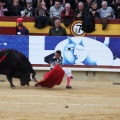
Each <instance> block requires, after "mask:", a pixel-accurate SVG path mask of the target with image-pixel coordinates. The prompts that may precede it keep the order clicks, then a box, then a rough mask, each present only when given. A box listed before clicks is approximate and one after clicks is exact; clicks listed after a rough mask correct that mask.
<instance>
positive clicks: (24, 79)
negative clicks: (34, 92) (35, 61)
mask: <svg viewBox="0 0 120 120" xmlns="http://www.w3.org/2000/svg"><path fill="white" fill-rule="evenodd" d="M35 75H36V73H35V72H34V71H33V73H32V78H31V79H30V73H28V74H24V75H23V76H22V77H21V78H20V81H21V85H22V86H25V85H28V84H29V82H30V81H31V80H33V81H34V82H38V81H37V80H36V78H35Z"/></svg>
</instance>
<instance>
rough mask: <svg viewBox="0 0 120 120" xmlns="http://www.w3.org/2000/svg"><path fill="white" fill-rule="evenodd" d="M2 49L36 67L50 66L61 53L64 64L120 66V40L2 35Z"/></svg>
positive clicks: (116, 38) (115, 38)
mask: <svg viewBox="0 0 120 120" xmlns="http://www.w3.org/2000/svg"><path fill="white" fill-rule="evenodd" d="M0 49H1V50H2V49H15V50H18V51H20V52H22V53H23V54H25V55H26V57H27V58H28V59H29V60H30V62H31V63H32V64H36V65H41V64H48V62H49V60H47V59H48V58H49V59H50V58H52V57H53V55H54V53H55V51H56V50H61V52H62V57H63V64H65V65H66V64H69V65H93V66H100V65H102V66H120V38H119V37H64V36H59V37H58V36H6V35H5V36H4V35H1V36H0Z"/></svg>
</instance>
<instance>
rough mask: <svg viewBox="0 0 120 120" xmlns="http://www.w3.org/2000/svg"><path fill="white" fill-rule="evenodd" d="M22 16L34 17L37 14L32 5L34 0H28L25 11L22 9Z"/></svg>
mask: <svg viewBox="0 0 120 120" xmlns="http://www.w3.org/2000/svg"><path fill="white" fill-rule="evenodd" d="M21 16H22V17H24V16H26V17H34V16H35V8H33V7H32V0H26V7H25V9H24V10H23V11H21Z"/></svg>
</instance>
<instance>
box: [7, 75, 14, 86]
mask: <svg viewBox="0 0 120 120" xmlns="http://www.w3.org/2000/svg"><path fill="white" fill-rule="evenodd" d="M7 79H8V81H9V82H10V87H11V88H14V87H15V86H14V85H13V82H12V77H11V76H8V75H7Z"/></svg>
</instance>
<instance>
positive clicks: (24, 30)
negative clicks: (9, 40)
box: [16, 18, 29, 35]
mask: <svg viewBox="0 0 120 120" xmlns="http://www.w3.org/2000/svg"><path fill="white" fill-rule="evenodd" d="M17 24H18V25H17V27H16V35H29V30H28V29H27V28H26V27H25V26H24V25H23V18H17Z"/></svg>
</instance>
